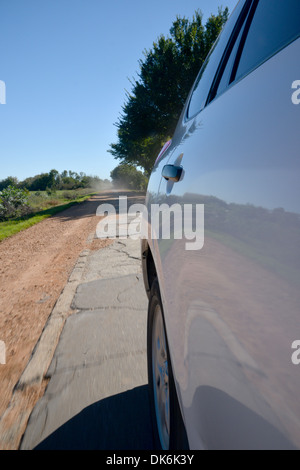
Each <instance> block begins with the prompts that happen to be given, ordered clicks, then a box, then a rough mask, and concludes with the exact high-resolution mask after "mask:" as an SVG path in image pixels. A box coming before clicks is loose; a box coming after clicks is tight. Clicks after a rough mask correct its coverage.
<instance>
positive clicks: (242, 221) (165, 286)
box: [142, 0, 300, 449]
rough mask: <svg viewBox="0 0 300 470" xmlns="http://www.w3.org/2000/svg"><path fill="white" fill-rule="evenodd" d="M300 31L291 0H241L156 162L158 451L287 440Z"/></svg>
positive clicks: (297, 270) (297, 342) (153, 321)
mask: <svg viewBox="0 0 300 470" xmlns="http://www.w3.org/2000/svg"><path fill="white" fill-rule="evenodd" d="M299 36H300V2H299V0H241V1H240V2H239V3H238V4H237V6H236V8H235V10H234V11H233V13H232V14H231V17H230V18H229V20H228V22H227V23H226V25H225V27H224V29H223V31H222V33H221V35H220V37H219V38H218V40H217V42H216V44H215V45H214V47H213V50H212V51H211V53H210V55H209V57H208V59H207V60H206V62H205V64H204V65H203V67H202V69H201V70H200V73H199V75H198V77H197V79H196V81H195V83H194V86H193V88H192V90H191V92H190V94H189V97H188V99H187V102H186V105H185V107H184V109H183V111H182V115H181V117H180V120H179V122H178V125H177V128H176V131H175V134H174V136H173V138H172V141H170V142H168V144H167V145H166V146H165V148H164V149H163V151H162V152H161V154H160V155H159V156H158V158H157V161H156V163H155V166H154V169H153V172H152V175H151V178H150V181H149V186H148V191H147V197H146V207H147V211H145V213H146V216H145V214H144V222H145V223H146V224H148V225H147V235H146V236H145V238H144V239H143V240H142V259H143V273H144V282H145V287H146V291H147V294H148V296H149V311H148V374H149V385H150V401H151V410H152V414H153V417H154V420H153V422H154V426H153V429H154V434H155V442H156V446H157V447H159V448H162V449H184V448H189V449H297V448H299V447H300V399H299V392H300V321H299V319H300V128H299V125H300V67H299V58H300V38H299ZM168 229H169V233H168Z"/></svg>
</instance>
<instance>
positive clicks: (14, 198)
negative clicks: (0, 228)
mask: <svg viewBox="0 0 300 470" xmlns="http://www.w3.org/2000/svg"><path fill="white" fill-rule="evenodd" d="M28 195H29V193H28V191H27V190H23V189H18V188H16V187H15V186H11V185H10V186H8V187H7V188H5V189H3V190H2V191H0V220H8V219H14V218H16V217H23V216H24V215H28V214H29V213H30V212H31V208H30V206H29V203H28Z"/></svg>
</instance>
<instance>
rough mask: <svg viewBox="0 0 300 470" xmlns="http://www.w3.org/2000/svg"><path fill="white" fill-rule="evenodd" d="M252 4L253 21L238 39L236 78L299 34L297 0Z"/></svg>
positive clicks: (298, 2)
mask: <svg viewBox="0 0 300 470" xmlns="http://www.w3.org/2000/svg"><path fill="white" fill-rule="evenodd" d="M254 4H255V8H256V9H255V13H254V16H253V20H252V22H251V25H250V28H249V31H248V33H247V27H246V31H245V33H247V37H246V38H245V37H244V38H243V39H242V41H241V47H240V49H241V50H242V52H241V55H240V60H239V64H238V67H237V70H236V75H235V78H236V79H240V78H242V77H243V76H244V75H246V74H247V73H249V72H251V71H252V70H253V69H254V68H256V67H257V66H258V65H260V64H261V63H262V62H264V61H265V60H267V59H269V58H270V57H271V56H272V55H274V54H275V53H276V52H278V51H279V50H280V49H282V48H283V47H285V46H286V45H287V44H289V43H290V42H291V41H293V40H294V39H296V38H297V37H299V35H300V1H299V0H259V1H255V2H254ZM244 36H246V34H245V35H244ZM243 42H244V44H243Z"/></svg>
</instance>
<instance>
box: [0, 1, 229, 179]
mask: <svg viewBox="0 0 300 470" xmlns="http://www.w3.org/2000/svg"><path fill="white" fill-rule="evenodd" d="M236 3H237V0H185V1H183V0H151V1H149V2H147V1H145V0H109V1H106V0H26V1H24V0H1V2H0V58H1V61H0V80H2V81H4V82H5V85H6V104H4V105H3V104H0V180H1V179H4V178H6V177H7V176H16V177H17V178H18V179H19V180H23V179H25V178H27V177H29V176H34V175H36V174H39V173H43V172H48V171H50V170H51V169H52V168H55V169H57V170H58V171H60V172H61V171H63V170H72V171H76V172H78V173H79V172H80V171H83V172H85V173H86V174H88V175H98V176H99V177H100V178H103V179H104V178H109V175H110V172H111V170H112V169H113V168H115V167H116V166H117V165H118V163H119V160H115V159H114V158H113V157H112V155H111V154H110V153H108V152H107V150H108V149H109V145H110V143H112V142H116V141H117V136H116V132H117V129H116V127H115V126H114V123H115V122H116V121H117V119H118V116H119V113H120V112H121V111H122V105H123V104H124V101H125V89H127V90H130V88H131V86H130V82H129V80H128V78H132V77H136V76H137V75H136V74H137V72H138V69H139V66H138V61H139V59H143V51H144V50H145V49H148V50H149V49H151V47H152V44H153V42H154V41H155V40H156V39H157V37H158V36H159V35H160V34H165V35H168V33H169V29H170V27H171V25H172V22H173V21H174V20H175V18H176V15H180V16H185V17H187V18H192V15H193V13H194V12H195V10H197V9H200V10H202V12H203V14H204V20H206V19H207V17H208V16H209V15H210V14H211V13H214V14H216V13H217V11H218V6H223V7H225V6H228V7H229V10H230V12H231V11H232V10H233V8H234V6H235V5H236Z"/></svg>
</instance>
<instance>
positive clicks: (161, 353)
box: [147, 279, 188, 450]
mask: <svg viewBox="0 0 300 470" xmlns="http://www.w3.org/2000/svg"><path fill="white" fill-rule="evenodd" d="M147 356H148V380H149V391H150V409H151V416H152V424H153V439H154V446H155V448H156V449H162V450H169V449H188V444H187V437H186V433H185V429H184V424H183V420H182V416H181V411H180V408H179V404H178V399H177V393H176V388H175V383H174V378H173V371H172V366H171V361H170V354H169V347H168V342H167V335H166V329H165V321H164V314H163V308H162V303H161V297H160V292H159V286H158V281H157V279H155V281H154V282H153V284H152V287H151V293H150V299H149V308H148V329H147Z"/></svg>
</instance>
